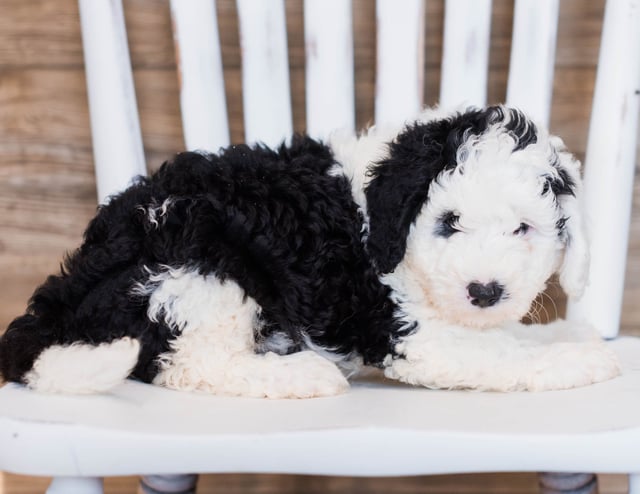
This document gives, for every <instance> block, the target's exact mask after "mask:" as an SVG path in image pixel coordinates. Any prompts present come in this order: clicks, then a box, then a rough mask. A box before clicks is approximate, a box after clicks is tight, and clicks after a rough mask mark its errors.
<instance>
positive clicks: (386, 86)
mask: <svg viewBox="0 0 640 494" xmlns="http://www.w3.org/2000/svg"><path fill="white" fill-rule="evenodd" d="M424 17H425V16H424V1H423V0H403V1H402V5H401V6H400V4H399V3H398V1H397V0H377V1H376V24H377V30H378V31H377V36H378V51H377V66H376V95H375V122H376V125H379V124H398V123H401V122H404V121H405V120H406V119H407V118H410V117H411V116H414V115H415V114H417V112H418V111H419V110H420V108H422V104H423V72H424V63H423V60H424Z"/></svg>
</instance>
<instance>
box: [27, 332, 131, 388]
mask: <svg viewBox="0 0 640 494" xmlns="http://www.w3.org/2000/svg"><path fill="white" fill-rule="evenodd" d="M139 352H140V343H139V342H138V340H135V339H132V338H128V337H126V338H121V339H119V340H114V341H112V342H111V343H103V344H101V345H98V346H95V345H90V344H87V343H74V344H73V345H68V346H62V345H55V346H52V347H49V348H47V349H46V350H45V351H43V352H42V353H41V354H40V356H39V357H38V359H37V360H36V362H35V363H34V365H33V368H32V369H31V371H29V373H28V374H27V375H26V376H25V381H26V383H27V386H29V387H30V388H32V389H35V390H36V391H41V392H44V393H68V394H89V393H100V392H104V391H108V390H109V389H111V388H113V387H114V386H116V385H118V384H120V383H121V382H122V381H124V380H125V379H126V378H127V377H128V376H129V374H130V373H131V371H132V370H133V368H134V367H135V365H136V363H137V361H138V354H139Z"/></svg>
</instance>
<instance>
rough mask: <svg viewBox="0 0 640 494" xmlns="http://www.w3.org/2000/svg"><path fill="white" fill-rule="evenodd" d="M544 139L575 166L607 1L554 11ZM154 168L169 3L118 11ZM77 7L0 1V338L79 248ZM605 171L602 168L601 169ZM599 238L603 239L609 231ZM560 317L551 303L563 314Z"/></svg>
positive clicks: (361, 85)
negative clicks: (555, 139)
mask: <svg viewBox="0 0 640 494" xmlns="http://www.w3.org/2000/svg"><path fill="white" fill-rule="evenodd" d="M302 3H303V2H302V0H287V2H286V8H287V24H288V43H289V53H290V55H289V63H290V73H291V87H292V93H293V94H292V101H293V109H294V127H295V129H296V130H298V131H301V130H304V128H305V123H304V122H305V106H304V40H303V31H302V26H303V18H302V14H303V5H302ZM493 4H494V9H493V18H492V35H491V56H490V74H489V95H488V101H489V102H501V101H503V100H504V97H505V92H506V78H507V71H508V61H509V48H510V37H511V22H512V11H513V1H512V0H494V2H493ZM560 4H561V5H560V23H559V30H558V48H557V61H556V78H555V84H554V95H553V108H552V115H551V128H552V131H553V132H555V133H557V134H559V135H561V136H562V137H564V139H565V141H566V142H567V144H568V146H569V148H570V149H571V150H573V151H574V152H575V153H576V154H577V155H578V156H579V157H580V158H582V157H583V156H584V150H585V143H586V137H587V127H588V118H589V112H590V108H591V97H592V92H593V84H594V80H595V65H596V62H597V55H598V47H599V37H600V30H601V22H602V21H601V19H602V14H603V9H604V0H562V2H560ZM217 5H218V7H217V8H218V15H219V22H220V35H221V39H222V49H223V63H224V66H225V74H226V75H225V78H226V86H227V94H228V96H227V100H228V109H229V117H230V129H231V138H232V141H233V142H239V141H242V139H243V124H242V98H241V91H242V88H241V74H240V51H239V48H238V45H239V43H238V26H237V15H236V10H235V2H234V1H233V0H219V1H218V4H217ZM426 5H427V8H426V36H425V50H426V56H425V75H426V76H425V78H424V79H425V84H424V85H425V88H424V89H425V103H427V104H433V103H435V102H436V100H437V95H438V93H439V75H440V72H439V66H440V58H441V53H442V45H441V39H442V19H443V10H444V1H443V0H427V2H426ZM124 8H125V16H126V22H127V28H128V33H129V44H130V50H131V58H132V64H133V69H134V76H135V84H136V91H137V97H138V105H139V110H140V115H141V125H142V131H143V134H144V145H145V151H146V155H147V160H148V167H149V169H150V170H153V169H155V168H157V167H158V166H159V165H160V164H161V163H162V161H163V160H165V159H166V158H168V157H169V156H171V155H172V153H174V152H176V151H178V150H181V149H182V148H183V147H184V143H183V139H182V137H181V126H180V110H179V107H178V80H177V77H176V71H175V58H174V49H173V41H172V30H171V19H170V13H169V5H168V1H166V0H125V1H124ZM353 8H354V25H355V82H356V110H357V125H358V127H362V126H365V125H367V124H368V123H370V122H372V119H373V114H374V109H373V96H374V71H375V47H376V41H375V27H374V20H375V2H374V0H354V2H353ZM86 96H87V95H86V89H85V80H84V70H83V57H82V46H81V39H80V27H79V21H78V6H77V2H76V0H0V285H1V286H2V287H3V290H2V296H1V298H0V327H1V328H4V327H6V324H7V323H8V322H9V320H10V319H11V318H12V317H13V316H15V315H16V314H17V313H19V312H21V311H22V310H23V308H24V305H25V302H26V300H27V298H28V296H29V294H30V293H31V291H32V290H33V288H34V287H35V285H36V284H38V283H39V282H41V281H42V280H43V279H44V277H45V275H46V274H47V273H50V272H52V271H55V270H56V269H57V266H58V263H59V261H60V259H61V258H62V256H63V254H64V253H65V252H66V251H69V250H71V249H73V248H74V247H75V246H76V245H77V244H78V242H79V241H80V238H81V234H82V231H83V228H84V226H85V224H86V222H87V221H88V220H89V218H90V217H91V216H92V214H93V212H94V210H95V205H96V204H95V183H94V178H93V169H92V166H93V165H92V154H91V139H90V132H89V117H88V109H87V97H86ZM604 165H605V166H606V163H605V164H604ZM635 187H636V193H635V197H636V201H635V205H634V221H633V225H632V234H631V243H630V256H629V267H628V271H627V281H626V282H627V291H626V298H625V303H624V312H623V321H622V327H623V330H624V331H627V332H628V331H635V332H640V304H639V303H638V302H640V281H639V280H638V277H639V274H640V214H638V213H639V209H640V201H639V198H640V186H638V184H636V186H635ZM602 234H605V235H606V232H603V233H602ZM560 305H561V304H560Z"/></svg>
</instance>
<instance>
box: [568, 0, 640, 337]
mask: <svg viewBox="0 0 640 494" xmlns="http://www.w3.org/2000/svg"><path fill="white" fill-rule="evenodd" d="M639 91H640V0H609V1H608V2H607V4H606V9H605V19H604V26H603V33H602V42H601V46H600V58H599V62H598V73H597V77H596V87H595V94H594V100H593V110H592V114H591V123H590V128H589V142H588V146H587V154H586V162H585V173H584V198H585V215H586V218H587V230H588V232H589V235H590V241H591V269H590V283H589V286H588V287H587V290H586V292H585V294H584V296H583V297H582V298H581V299H580V300H579V301H577V302H570V303H569V307H568V317H569V318H571V319H575V320H586V321H589V322H590V323H591V324H593V325H594V326H595V327H596V328H597V329H598V330H599V331H600V332H601V334H602V335H603V336H604V337H606V338H612V337H614V336H616V335H617V334H618V328H619V324H620V313H621V310H622V296H623V289H624V275H625V265H626V259H627V244H628V236H629V221H630V216H631V201H632V196H633V177H634V171H635V163H636V143H637V139H638V111H639V109H640V93H639Z"/></svg>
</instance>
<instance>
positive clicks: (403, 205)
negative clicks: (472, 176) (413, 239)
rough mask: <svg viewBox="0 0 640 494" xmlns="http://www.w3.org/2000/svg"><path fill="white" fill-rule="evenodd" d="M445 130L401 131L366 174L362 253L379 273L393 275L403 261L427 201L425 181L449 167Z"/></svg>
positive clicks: (439, 124)
mask: <svg viewBox="0 0 640 494" xmlns="http://www.w3.org/2000/svg"><path fill="white" fill-rule="evenodd" d="M450 131H451V122H450V121H449V120H438V121H432V122H429V123H416V124H414V125H413V126H409V127H406V128H405V129H404V131H403V132H402V133H401V134H399V135H398V136H397V137H396V139H395V140H394V141H393V142H392V143H390V144H389V153H388V157H387V158H385V159H383V160H382V161H380V162H379V163H377V164H375V165H374V166H373V167H372V168H371V169H370V170H369V177H370V180H369V183H368V185H367V187H366V189H365V194H366V198H367V212H368V215H369V237H368V239H367V249H368V252H369V255H370V257H371V259H372V260H373V262H374V264H375V266H376V268H377V269H378V271H380V272H382V273H389V272H391V271H393V270H394V269H395V267H396V266H397V265H398V263H399V262H400V261H401V260H402V258H403V257H404V254H405V250H406V248H407V236H408V235H409V230H410V228H411V224H412V223H413V222H414V221H415V219H416V217H417V216H418V213H419V212H420V210H421V208H422V205H423V204H424V203H425V201H426V200H427V193H428V190H429V185H430V184H431V181H432V180H433V179H434V178H435V177H436V176H437V175H438V174H439V173H440V172H442V171H443V170H444V169H446V168H447V167H450V168H453V167H455V164H456V162H455V153H453V154H452V156H451V153H449V154H450V155H449V156H448V157H447V156H445V155H446V154H447V153H446V149H447V148H448V147H450V146H447V137H448V136H449V134H450ZM456 147H457V146H456ZM449 160H450V161H449Z"/></svg>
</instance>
